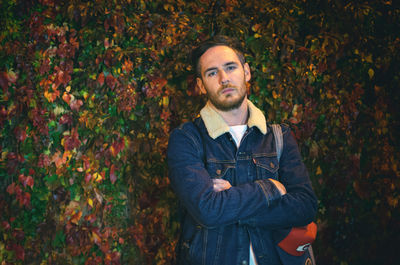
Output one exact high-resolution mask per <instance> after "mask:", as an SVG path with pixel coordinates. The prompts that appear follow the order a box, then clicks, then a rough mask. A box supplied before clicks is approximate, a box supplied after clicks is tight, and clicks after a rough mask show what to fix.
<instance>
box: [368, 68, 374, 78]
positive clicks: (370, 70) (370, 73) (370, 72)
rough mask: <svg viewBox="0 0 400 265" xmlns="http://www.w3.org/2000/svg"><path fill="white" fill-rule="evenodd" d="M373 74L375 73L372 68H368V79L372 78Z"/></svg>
mask: <svg viewBox="0 0 400 265" xmlns="http://www.w3.org/2000/svg"><path fill="white" fill-rule="evenodd" d="M374 74H375V72H374V70H373V69H372V68H369V70H368V75H369V79H372V77H374Z"/></svg>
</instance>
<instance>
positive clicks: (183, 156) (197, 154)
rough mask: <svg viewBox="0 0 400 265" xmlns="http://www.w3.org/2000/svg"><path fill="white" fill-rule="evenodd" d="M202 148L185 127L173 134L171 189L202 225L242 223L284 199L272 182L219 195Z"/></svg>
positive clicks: (196, 137)
mask: <svg viewBox="0 0 400 265" xmlns="http://www.w3.org/2000/svg"><path fill="white" fill-rule="evenodd" d="M200 144H201V143H200V140H199V136H198V135H197V136H196V134H195V133H193V132H190V131H188V130H185V129H183V128H182V127H181V128H179V129H175V130H174V131H173V132H172V133H171V136H170V139H169V143H168V150H167V160H168V168H169V178H170V182H171V186H172V188H173V190H174V191H175V193H176V195H177V196H178V198H179V199H180V201H181V202H182V204H183V205H184V206H185V208H186V209H187V211H188V212H189V214H190V215H191V216H192V217H193V219H194V220H196V221H197V222H198V223H199V225H202V226H204V227H207V228H212V227H218V226H223V225H229V224H234V223H239V222H240V220H241V219H247V218H250V217H251V216H254V215H255V214H256V213H257V212H259V211H265V210H266V209H268V208H269V207H271V206H272V205H274V204H275V203H276V202H277V201H279V200H280V199H281V198H282V196H281V195H280V193H279V190H278V189H277V188H276V187H275V185H274V184H272V183H271V182H270V181H269V180H260V181H258V182H257V183H256V182H254V183H246V184H243V185H240V186H235V187H231V188H230V189H228V190H224V191H221V192H215V191H214V190H213V183H212V179H211V177H210V176H209V174H208V172H207V170H206V168H205V165H204V162H203V159H202V153H201V151H200V150H201V148H202V146H200Z"/></svg>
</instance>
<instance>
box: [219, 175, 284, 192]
mask: <svg viewBox="0 0 400 265" xmlns="http://www.w3.org/2000/svg"><path fill="white" fill-rule="evenodd" d="M270 181H272V183H274V185H275V187H277V188H278V190H279V193H280V194H281V195H285V194H286V188H285V186H283V184H282V183H280V182H279V181H277V180H274V179H270ZM231 187H232V185H231V183H229V181H227V180H224V179H213V189H214V191H215V192H219V191H223V190H228V189H230V188H231Z"/></svg>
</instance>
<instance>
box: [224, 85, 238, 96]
mask: <svg viewBox="0 0 400 265" xmlns="http://www.w3.org/2000/svg"><path fill="white" fill-rule="evenodd" d="M235 90H236V89H235V88H234V87H225V88H223V89H221V92H220V94H222V95H224V94H228V93H231V92H233V91H235Z"/></svg>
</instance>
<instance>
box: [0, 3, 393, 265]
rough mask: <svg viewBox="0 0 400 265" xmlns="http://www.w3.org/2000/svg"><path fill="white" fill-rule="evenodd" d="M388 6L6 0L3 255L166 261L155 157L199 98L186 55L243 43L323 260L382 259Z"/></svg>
mask: <svg viewBox="0 0 400 265" xmlns="http://www.w3.org/2000/svg"><path fill="white" fill-rule="evenodd" d="M399 12H400V9H399V6H396V5H395V3H394V2H392V1H384V0H371V1H341V0H326V1H322V0H320V1H318V0H316V1H306V0H304V1H300V0H293V1H292V0H290V1H289V0H275V1H256V0H247V1H240V0H225V1H222V0H216V1H215V0H197V1H182V0H174V1H172V0H166V1H160V0H152V1H144V0H141V1H134V0H114V1H106V0H95V1H83V0H71V1H55V0H40V1H33V0H24V1H23V0H2V1H1V9H0V17H1V32H0V45H1V47H0V87H1V92H0V93H1V94H0V95H1V98H0V104H1V105H0V124H1V131H0V133H1V138H0V143H1V144H0V154H1V156H0V162H1V168H0V170H1V171H0V175H1V179H0V191H1V192H0V213H1V214H0V239H1V240H0V261H1V264H2V265H3V264H172V263H173V258H174V257H173V249H174V247H175V244H176V240H177V231H178V215H177V212H176V203H177V202H176V198H175V197H174V194H173V193H172V191H171V190H170V187H169V183H168V179H167V171H166V163H165V150H166V146H167V141H168V135H169V132H170V130H171V129H172V128H174V127H176V126H177V125H178V124H180V123H182V122H184V121H187V120H190V119H192V118H193V117H194V116H196V114H197V112H198V110H199V108H200V107H201V106H202V104H203V103H204V99H203V98H202V97H201V96H199V93H198V91H197V89H196V87H195V86H194V83H193V75H192V74H191V72H190V67H189V66H188V65H187V64H186V57H187V51H189V50H190V49H191V48H192V47H193V45H196V43H198V42H199V41H201V40H203V39H205V38H207V37H208V36H209V35H211V34H215V33H223V34H227V35H231V36H235V37H237V38H239V39H240V40H241V42H242V44H243V45H244V46H245V47H246V48H247V51H246V58H247V60H248V62H249V63H250V65H251V70H252V77H253V78H252V81H251V88H250V98H251V100H253V101H254V102H255V103H256V105H257V106H259V107H260V108H262V109H263V110H264V111H265V113H266V114H267V116H268V118H269V120H270V121H271V122H281V121H286V122H288V123H289V124H290V125H291V127H292V128H293V130H294V132H295V134H296V138H297V139H298V142H299V146H300V148H301V152H302V155H303V158H304V161H305V163H306V164H307V166H308V168H309V171H310V175H311V178H312V181H313V185H314V188H315V190H316V193H317V195H318V198H319V212H318V216H317V222H318V225H319V234H318V239H317V242H316V243H315V244H314V245H315V246H314V249H315V252H316V256H317V261H318V263H319V264H341V265H346V264H349V265H350V264H351V265H355V264H395V263H396V261H398V258H397V256H395V254H396V253H395V248H396V245H397V242H399V239H400V238H399V235H400V221H399V220H400V216H399V203H398V202H399V199H400V192H399V187H400V164H399V163H400V162H399V161H400V156H399V152H400V151H399V145H400V141H399V137H398V136H399V133H398V132H399V131H400V125H399V120H400V119H399V115H400V112H399V105H398V102H399V100H400V95H399V94H400V93H399V85H398V84H399V81H400V80H399V78H400V73H399V65H400V53H399V50H400V38H399V36H400V32H399V31H400V13H399Z"/></svg>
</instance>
